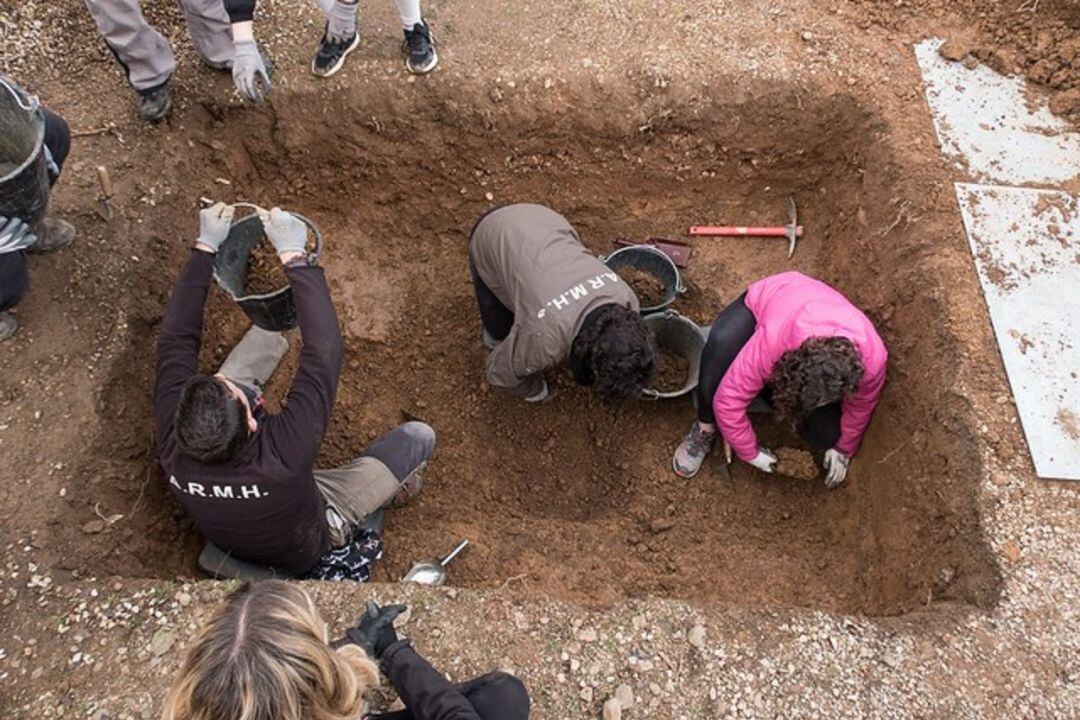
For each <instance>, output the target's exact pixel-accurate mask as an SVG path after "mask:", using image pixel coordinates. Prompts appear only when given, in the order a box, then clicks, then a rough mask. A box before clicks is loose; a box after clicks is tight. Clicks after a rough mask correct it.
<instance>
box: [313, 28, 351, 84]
mask: <svg viewBox="0 0 1080 720" xmlns="http://www.w3.org/2000/svg"><path fill="white" fill-rule="evenodd" d="M359 44H360V33H354V34H353V36H352V37H351V38H349V39H348V40H341V41H334V40H331V39H330V36H329V35H327V34H326V33H325V32H324V33H323V37H322V40H321V41H320V42H319V51H318V52H316V53H315V59H314V60H312V61H311V72H312V73H313V74H315V75H318V76H319V77H330V76H331V75H333V74H334V73H336V72H337V71H338V70H340V69H341V66H342V65H344V64H345V58H346V57H348V55H349V53H351V52H352V51H353V50H355V49H356V48H357V46H358V45H359Z"/></svg>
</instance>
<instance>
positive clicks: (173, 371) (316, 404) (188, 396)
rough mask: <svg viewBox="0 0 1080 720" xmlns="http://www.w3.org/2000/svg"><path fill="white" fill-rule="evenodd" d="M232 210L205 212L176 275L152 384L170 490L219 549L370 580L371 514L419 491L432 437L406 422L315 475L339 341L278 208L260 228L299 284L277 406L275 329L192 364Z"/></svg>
mask: <svg viewBox="0 0 1080 720" xmlns="http://www.w3.org/2000/svg"><path fill="white" fill-rule="evenodd" d="M232 212H233V209H232V207H231V206H226V205H224V204H221V203H218V204H217V205H214V206H213V207H211V208H208V209H205V210H203V211H202V212H201V213H200V234H199V239H198V240H197V241H196V243H195V247H194V249H193V250H192V251H191V257H190V259H189V260H188V262H187V264H186V265H185V266H184V269H183V271H182V272H181V273H180V278H179V279H178V280H177V283H176V287H175V289H174V290H173V294H172V298H171V299H170V301H169V306H168V309H167V310H166V313H165V319H164V321H163V323H162V328H161V335H160V337H159V339H158V352H157V377H156V380H155V386H154V415H155V433H156V440H157V449H158V458H159V461H160V463H161V466H162V467H163V468H164V469H165V472H166V475H167V477H168V483H169V487H170V489H171V490H172V492H173V494H174V495H175V496H176V497H177V498H178V499H179V501H180V503H181V504H182V505H183V506H184V507H185V508H186V509H187V511H188V512H189V513H190V514H191V516H192V518H193V519H194V520H195V524H196V525H197V526H198V528H199V530H200V532H202V534H203V536H204V537H205V538H206V539H207V540H208V541H210V542H211V543H213V544H215V545H217V546H218V547H219V548H220V549H221V550H223V551H224V552H226V553H228V554H230V555H233V556H235V557H238V558H240V559H241V560H246V561H248V562H251V563H256V564H258V565H263V566H267V567H270V568H273V569H274V570H275V571H278V572H280V573H282V574H285V575H289V576H293V577H308V578H315V579H324V580H357V581H361V582H362V581H365V580H367V579H368V577H369V576H370V565H371V563H372V562H373V561H374V560H375V559H376V558H377V557H378V556H379V555H380V554H381V543H380V539H379V537H378V535H377V534H376V532H375V531H374V530H372V529H371V528H370V526H371V524H372V523H370V522H367V521H368V519H369V517H370V516H371V515H373V514H375V513H377V512H378V511H380V510H381V509H382V508H383V507H386V506H387V505H389V504H392V503H395V502H396V503H401V502H404V501H406V500H407V499H408V498H409V497H411V496H412V495H414V494H415V493H416V492H418V491H419V489H420V487H421V483H422V480H421V478H420V472H421V470H422V469H423V468H424V466H425V465H426V463H427V461H428V460H429V459H430V457H431V455H432V452H433V451H434V447H435V432H434V431H433V430H432V429H431V428H430V427H429V426H428V425H426V424H424V423H419V422H410V423H406V424H405V425H402V426H400V427H398V428H396V429H394V430H392V431H390V432H389V433H387V434H386V435H383V436H382V437H381V438H379V439H377V440H376V441H375V442H374V443H373V444H372V445H371V446H370V447H369V448H368V449H367V450H366V451H364V453H363V454H361V455H360V457H358V458H357V459H355V460H353V461H352V462H350V463H348V464H347V465H345V466H344V467H340V468H335V469H331V470H316V469H315V467H314V466H315V459H316V456H317V455H318V452H319V446H320V444H321V443H322V437H323V434H324V433H325V432H326V428H327V425H328V424H329V422H330V413H331V411H332V410H333V406H334V397H335V394H336V393H337V385H338V375H339V374H340V371H341V363H342V357H343V355H344V348H343V345H342V340H341V332H340V329H339V326H338V318H337V313H336V312H335V311H334V306H333V304H332V303H331V301H330V290H329V288H328V287H327V284H326V277H325V276H324V274H323V270H322V268H320V267H318V266H316V265H315V264H314V261H313V260H312V258H311V256H309V255H308V254H307V252H306V249H305V248H306V243H307V231H306V228H305V226H304V225H303V224H302V223H301V222H300V221H299V220H298V219H297V218H295V217H294V216H292V215H290V214H289V213H287V212H284V211H282V210H280V209H278V208H274V209H273V210H271V211H270V212H268V213H263V214H262V217H261V219H262V223H263V228H264V230H265V232H266V235H267V237H268V238H269V240H270V242H271V243H272V244H273V245H274V248H275V249H276V250H277V252H278V256H279V258H280V259H281V262H282V264H283V265H284V268H285V275H286V277H287V278H288V280H289V283H290V285H291V286H292V294H293V299H294V302H295V304H296V314H297V318H298V323H299V326H300V332H301V334H302V336H303V350H302V351H301V353H300V366H299V368H298V369H297V372H296V376H295V378H294V379H293V383H292V387H291V388H290V389H289V392H288V394H287V396H286V398H285V401H284V406H285V407H284V410H283V411H282V412H281V413H280V414H276V415H272V414H270V413H268V412H267V411H266V409H265V407H264V403H263V400H262V392H261V390H260V386H261V385H262V384H263V383H265V382H266V381H267V380H268V379H269V377H270V375H271V374H272V373H273V372H274V369H275V368H276V367H277V364H278V361H279V360H280V359H281V357H282V356H283V355H284V353H285V351H286V349H287V347H288V342H287V341H286V340H285V338H284V337H283V336H282V335H281V334H279V333H271V332H267V331H265V330H261V329H259V328H252V329H251V330H250V331H249V332H248V334H247V335H246V336H245V337H244V339H243V340H241V342H240V343H239V344H238V345H237V346H236V348H234V349H233V351H232V352H231V353H230V355H229V357H228V358H227V359H226V360H225V363H224V364H223V365H222V367H221V370H220V371H219V372H218V373H217V374H214V375H206V374H201V373H199V371H198V355H199V346H200V343H201V340H202V322H203V306H204V304H205V302H206V295H207V291H208V290H209V287H210V279H211V277H212V275H213V270H214V255H215V253H216V252H217V249H218V247H219V246H220V245H221V243H222V242H223V241H224V240H225V238H226V236H227V235H228V232H229V227H230V225H231V222H232Z"/></svg>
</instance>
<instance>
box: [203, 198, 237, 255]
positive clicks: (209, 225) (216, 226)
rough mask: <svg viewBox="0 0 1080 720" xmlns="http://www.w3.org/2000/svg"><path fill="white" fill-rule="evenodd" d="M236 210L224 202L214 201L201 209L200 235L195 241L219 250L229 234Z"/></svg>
mask: <svg viewBox="0 0 1080 720" xmlns="http://www.w3.org/2000/svg"><path fill="white" fill-rule="evenodd" d="M234 212H236V208H234V207H233V206H232V205H226V204H225V203H223V202H219V203H214V204H213V205H211V206H210V207H208V208H206V209H205V210H200V211H199V237H198V239H196V240H195V242H197V243H200V244H202V245H205V246H206V247H208V248H210V250H211V251H213V252H217V251H218V248H220V247H221V243H223V242H225V238H226V237H228V235H229V228H231V227H232V221H233V213H234Z"/></svg>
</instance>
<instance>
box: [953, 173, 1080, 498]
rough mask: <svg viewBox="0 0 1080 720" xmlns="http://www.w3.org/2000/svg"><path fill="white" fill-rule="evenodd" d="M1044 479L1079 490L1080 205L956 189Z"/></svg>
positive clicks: (980, 188) (1020, 192)
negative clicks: (1069, 482)
mask: <svg viewBox="0 0 1080 720" xmlns="http://www.w3.org/2000/svg"><path fill="white" fill-rule="evenodd" d="M956 196H957V199H958V200H959V202H960V209H961V211H962V213H963V216H964V225H965V227H966V228H967V234H968V239H969V241H970V243H971V252H972V254H973V255H974V256H975V265H976V268H977V270H978V273H979V280H980V282H981V283H982V288H983V293H984V294H985V296H986V302H987V304H988V305H989V307H990V319H991V320H992V321H993V324H994V333H995V334H996V335H997V341H998V345H999V346H1000V348H1001V355H1002V357H1003V358H1004V360H1005V369H1006V371H1007V373H1008V375H1009V382H1010V384H1011V385H1012V391H1013V395H1014V397H1015V398H1016V407H1017V410H1018V411H1019V413H1020V421H1021V423H1022V424H1023V428H1024V434H1025V435H1026V436H1027V441H1028V446H1029V447H1030V448H1031V455H1032V458H1033V459H1034V462H1035V470H1036V472H1037V473H1038V475H1039V477H1044V478H1059V479H1066V480H1080V202H1078V201H1077V199H1076V198H1074V197H1071V196H1070V195H1068V194H1066V193H1064V192H1055V191H1046V190H1032V189H1028V188H1015V187H1000V186H988V185H971V184H966V183H957V184H956Z"/></svg>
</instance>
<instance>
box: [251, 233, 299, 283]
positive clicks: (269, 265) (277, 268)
mask: <svg viewBox="0 0 1080 720" xmlns="http://www.w3.org/2000/svg"><path fill="white" fill-rule="evenodd" d="M288 284H289V279H288V278H287V277H285V268H284V267H282V265H281V259H280V258H278V254H277V251H276V250H274V246H273V245H271V244H270V242H269V241H268V240H266V239H264V240H263V241H262V242H260V243H258V244H257V245H256V246H255V247H253V248H252V249H251V256H250V257H249V258H248V273H247V279H246V280H245V282H244V294H246V295H264V294H266V293H272V292H275V291H277V290H280V289H282V288H283V287H285V286H286V285H288Z"/></svg>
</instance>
